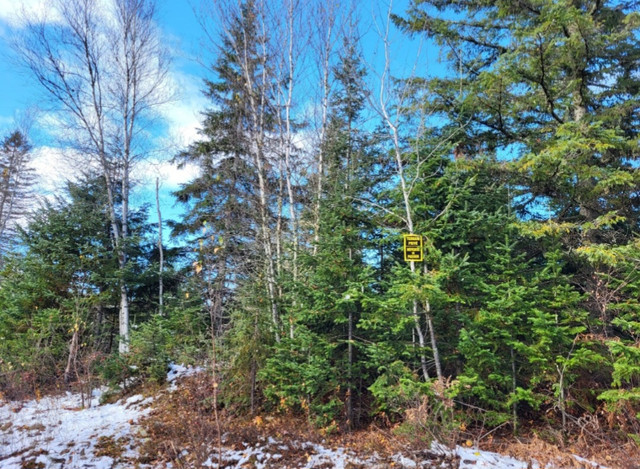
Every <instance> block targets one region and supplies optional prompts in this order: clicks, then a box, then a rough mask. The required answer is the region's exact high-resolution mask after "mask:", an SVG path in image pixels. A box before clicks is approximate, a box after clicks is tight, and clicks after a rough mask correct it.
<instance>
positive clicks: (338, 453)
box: [0, 366, 640, 469]
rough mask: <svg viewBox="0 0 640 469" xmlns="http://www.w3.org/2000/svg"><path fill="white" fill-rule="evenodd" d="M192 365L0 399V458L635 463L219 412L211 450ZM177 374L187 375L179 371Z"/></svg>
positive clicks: (35, 463) (383, 464)
mask: <svg viewBox="0 0 640 469" xmlns="http://www.w3.org/2000/svg"><path fill="white" fill-rule="evenodd" d="M194 371H196V370H193V369H186V368H184V367H176V366H174V367H172V369H171V371H170V373H169V376H168V377H169V385H168V386H166V387H165V388H162V389H155V390H153V391H149V390H148V391H147V392H146V393H145V395H143V394H136V395H132V396H128V397H126V398H122V399H120V400H118V401H117V402H112V403H107V404H99V401H100V396H101V394H102V391H101V390H95V391H93V394H92V399H91V405H90V407H89V406H88V405H89V402H88V400H86V401H85V405H86V408H83V406H82V404H83V402H82V397H81V395H80V394H74V393H69V392H67V393H64V394H59V395H55V396H47V397H42V398H40V399H36V400H28V401H22V402H2V401H0V468H2V469H48V468H52V469H53V468H55V469H63V468H64V469H69V468H72V469H75V468H78V469H80V468H94V469H125V468H140V469H142V468H154V469H155V468H187V467H212V468H213V467H218V461H219V459H218V458H220V460H221V461H222V467H227V468H257V469H258V468H307V469H320V468H323V469H329V468H336V469H365V468H366V469H391V468H393V469H399V468H407V469H414V468H415V469H419V468H435V467H440V468H460V469H472V468H495V469H528V468H530V467H531V468H533V467H549V468H564V467H571V468H579V467H580V468H585V469H587V468H605V467H610V468H633V467H640V463H638V464H635V463H634V462H633V461H630V460H628V458H627V457H626V456H624V454H623V453H619V454H618V455H615V454H614V455H613V456H609V457H605V459H606V461H603V462H604V464H602V465H600V464H598V463H596V462H592V461H587V460H586V459H583V458H579V457H577V456H574V455H573V454H572V453H571V452H562V451H559V450H558V449H556V448H552V447H550V446H549V445H545V444H544V443H542V442H541V441H537V442H528V443H526V444H525V443H522V442H511V443H510V444H504V443H503V444H501V445H498V444H497V443H496V444H494V447H495V448H501V449H502V452H503V454H498V453H496V452H492V451H488V450H486V449H479V448H477V447H472V446H469V445H463V446H460V445H458V446H455V447H454V448H451V449H450V448H448V447H446V446H444V445H441V444H437V443H431V444H430V445H426V444H425V445H424V446H423V447H422V448H420V447H416V445H415V444H413V445H408V444H405V442H404V441H403V440H402V439H401V438H400V439H399V438H396V437H394V436H393V435H392V433H391V432H389V431H388V430H382V429H369V430H365V431H360V432H353V433H349V434H343V435H335V436H330V435H323V434H322V433H321V432H313V431H311V430H310V429H309V428H308V426H306V427H305V425H303V424H301V423H300V422H297V421H296V420H294V419H288V418H282V417H270V416H265V417H254V418H253V419H248V418H247V419H245V420H238V419H233V420H231V419H229V418H227V417H225V416H224V415H223V416H222V417H221V419H222V421H221V434H222V445H221V452H219V451H218V444H217V443H218V441H217V435H218V433H217V426H216V424H215V419H213V418H212V412H209V411H205V412H203V411H202V407H201V406H200V407H199V410H197V411H196V410H195V409H196V407H195V406H194V405H193V404H194V403H202V402H203V399H202V397H203V396H205V395H206V394H207V392H208V390H207V387H206V386H202V384H203V382H206V377H202V374H200V375H198V374H197V373H194ZM185 375H193V376H191V378H186V379H185V378H183V379H179V378H181V377H184V376H185ZM199 376H201V377H200V378H199ZM198 380H202V381H198ZM178 381H180V383H181V384H179V385H177V384H176V383H177V382H178ZM199 393H202V395H199ZM469 443H471V442H469ZM509 454H511V455H509ZM626 454H627V456H628V453H626ZM620 458H622V459H624V460H622V459H620ZM619 459H620V460H619Z"/></svg>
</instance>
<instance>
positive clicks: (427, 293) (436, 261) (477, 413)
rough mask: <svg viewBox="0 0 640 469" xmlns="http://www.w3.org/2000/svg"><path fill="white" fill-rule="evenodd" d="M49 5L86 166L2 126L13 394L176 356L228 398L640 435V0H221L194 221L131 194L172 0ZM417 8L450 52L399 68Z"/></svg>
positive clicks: (150, 378) (159, 84) (116, 377)
mask: <svg viewBox="0 0 640 469" xmlns="http://www.w3.org/2000/svg"><path fill="white" fill-rule="evenodd" d="M53 3H54V4H55V7H56V8H57V10H56V11H57V12H58V13H57V14H58V16H59V18H61V19H60V20H58V21H57V22H55V23H44V22H41V21H39V20H38V19H37V18H36V19H32V20H30V21H29V22H28V24H27V26H26V27H25V29H24V30H23V31H22V33H21V34H20V35H19V36H18V37H17V38H16V40H15V44H14V49H15V55H16V58H17V59H16V60H18V61H19V63H20V64H21V66H22V67H23V69H24V70H25V71H26V72H27V73H28V75H29V76H30V77H31V79H32V80H34V81H35V83H37V84H38V86H39V87H40V90H41V91H42V92H43V93H44V95H45V96H47V98H48V100H49V101H48V105H49V106H50V108H51V109H53V110H55V115H56V116H57V117H56V118H57V122H58V124H57V125H58V127H59V129H58V137H59V141H60V142H61V143H60V144H61V145H62V144H64V145H65V147H66V148H69V149H72V150H73V152H74V154H75V155H76V156H80V157H81V159H82V161H84V163H80V164H79V165H78V171H77V174H76V175H75V176H74V178H72V179H70V180H69V182H68V183H67V185H66V190H65V191H64V193H60V194H57V195H56V197H55V198H49V199H42V198H40V199H38V198H37V197H36V195H37V194H34V191H33V190H32V186H33V183H34V174H33V170H32V169H31V167H30V160H31V157H32V147H33V142H32V141H31V140H30V138H29V135H28V134H26V133H25V132H22V131H21V130H19V129H16V130H12V131H9V132H7V133H6V134H5V135H4V138H3V140H2V145H1V148H0V168H1V173H2V175H1V177H0V241H1V243H0V244H1V246H2V250H1V264H0V393H1V394H0V395H1V396H2V397H3V398H5V399H10V400H13V399H23V398H26V397H28V396H34V395H39V394H44V393H47V392H52V391H55V390H56V389H57V390H60V389H70V388H74V389H82V390H84V391H86V392H89V390H90V389H91V388H92V387H94V386H96V385H98V384H99V383H110V384H111V385H113V386H114V392H122V390H121V389H120V388H118V384H119V383H125V391H126V388H127V386H143V385H148V384H149V383H152V384H153V383H155V384H162V383H163V382H164V380H165V379H166V373H167V369H168V367H169V364H170V363H181V364H190V365H198V366H202V367H205V368H206V370H207V376H208V379H207V380H204V381H202V382H201V385H202V388H201V390H200V391H201V393H202V396H205V397H203V399H205V398H206V406H205V407H206V409H208V410H209V411H213V413H215V419H216V420H218V419H219V418H221V417H220V415H224V416H226V417H225V418H227V419H229V418H230V416H238V418H240V416H245V417H247V416H248V417H249V418H254V417H255V416H259V415H286V416H293V417H295V418H296V419H301V420H304V421H306V422H308V424H309V425H311V426H312V427H314V428H316V429H318V430H319V431H322V432H323V434H326V435H331V434H343V433H350V432H354V431H359V430H361V429H363V428H367V427H369V426H371V425H376V426H380V427H385V428H394V429H395V430H394V431H396V432H399V433H404V434H405V435H413V436H414V437H416V438H425V439H437V440H441V441H442V440H446V441H449V440H450V439H451V438H452V435H456V438H458V437H459V438H465V439H466V438H472V439H474V441H476V440H482V439H487V438H493V437H494V436H498V435H506V436H509V435H511V436H517V435H522V434H530V432H531V431H534V430H535V431H537V432H538V433H537V434H538V435H539V436H540V438H542V439H546V441H549V442H551V443H553V444H557V445H563V444H565V443H567V442H571V441H577V440H579V439H581V438H582V439H585V440H586V441H590V442H602V441H605V440H606V441H609V442H615V444H616V445H620V446H622V447H628V448H635V450H637V448H638V445H640V420H639V419H640V172H639V171H638V167H639V165H638V159H639V158H640V148H639V133H640V8H639V7H640V2H638V1H635V0H522V1H507V0H496V1H477V0H455V1H454V0H413V1H411V2H409V3H408V4H407V6H406V8H403V9H402V11H397V9H395V8H392V7H391V6H390V5H388V4H387V3H386V2H374V3H375V5H376V6H375V8H374V7H371V9H368V8H369V7H367V8H358V7H357V2H355V3H354V4H353V5H351V6H350V7H349V6H347V4H346V3H343V2H338V1H332V0H331V1H320V0H318V1H315V0H308V1H303V0H277V1H265V0H242V1H235V0H216V1H212V2H204V3H203V4H202V7H201V9H199V10H198V13H197V14H198V15H199V16H198V18H199V22H200V23H201V25H202V31H201V35H202V37H203V38H204V41H205V43H206V44H208V47H210V50H211V55H210V56H209V62H208V63H206V64H204V67H203V72H202V73H203V77H204V78H203V81H202V92H203V93H204V95H205V96H206V98H207V100H208V102H209V107H208V109H207V111H206V112H205V113H204V114H202V115H201V116H200V120H201V123H200V129H199V136H198V138H197V140H196V141H194V142H192V143H191V144H189V145H188V146H186V147H184V148H181V149H179V150H178V151H176V152H174V153H173V154H171V155H168V156H167V158H170V159H171V161H172V164H174V165H175V167H176V168H179V167H184V166H185V165H193V166H195V167H197V169H198V171H197V175H196V176H195V177H194V178H192V179H191V180H190V181H189V182H188V183H186V184H183V185H182V186H181V187H180V188H179V190H177V191H176V192H175V193H174V194H173V197H174V201H175V203H177V204H178V205H179V206H180V207H181V209H182V210H183V211H182V212H181V213H182V215H181V216H180V217H179V218H176V219H172V218H167V217H166V210H168V208H167V207H165V206H163V204H161V203H160V199H159V197H157V192H156V197H157V202H156V204H153V203H151V204H146V205H142V206H137V205H135V204H133V203H132V201H131V191H132V190H133V188H134V187H135V184H136V181H135V178H134V177H132V171H133V168H134V167H135V166H136V165H137V164H140V162H141V161H143V160H144V158H145V157H146V155H148V154H149V152H150V151H152V146H153V144H152V136H155V135H157V134H158V133H162V129H163V127H162V125H161V124H160V123H158V120H157V116H156V114H155V110H156V108H157V107H158V106H159V105H161V104H162V103H163V102H165V101H167V100H170V99H171V96H169V95H168V94H167V92H166V88H165V87H164V83H165V80H166V77H167V73H168V67H169V64H170V59H171V57H170V56H169V53H168V52H169V51H168V50H167V49H166V48H165V47H163V43H162V40H161V37H160V36H159V35H158V31H157V28H156V27H155V23H154V22H155V21H156V12H157V8H156V7H157V5H156V4H155V2H154V1H153V0H114V1H113V2H112V3H113V8H112V11H111V12H110V13H109V20H108V21H105V20H104V11H102V10H101V8H102V7H101V6H100V4H99V3H98V2H92V1H88V0H69V1H59V2H57V3H56V2H53ZM371 10H376V11H375V15H377V16H376V17H375V18H374V19H372V18H371ZM394 34H400V35H402V36H403V37H406V38H407V39H408V40H409V39H410V40H411V41H414V42H411V44H415V43H419V44H421V47H423V48H425V49H428V50H431V51H432V52H431V53H432V54H434V56H436V55H437V57H438V65H437V66H436V65H435V64H433V66H432V67H431V68H429V69H425V68H424V67H422V66H420V65H411V64H409V65H408V66H405V67H401V68H395V69H394V66H393V63H394V62H393V59H394V57H395V56H397V55H398V54H400V53H401V52H402V53H403V54H405V53H408V54H409V55H411V54H414V49H413V48H412V47H406V48H405V50H403V51H400V50H399V49H396V48H395V47H396V45H397V44H398V43H397V42H394V40H392V38H393V37H394ZM372 47H376V48H377V49H376V50H377V51H378V53H377V55H375V58H374V59H372V58H371V57H372V55H371V54H370V53H369V52H367V50H368V49H370V48H372ZM403 47H404V46H403ZM414 60H415V61H416V64H417V63H418V60H419V53H416V57H414ZM423 72H424V73H423ZM36 199H37V200H38V202H37V203H36ZM152 215H153V216H152ZM163 215H165V217H164V219H163ZM152 220H154V221H152ZM155 220H158V221H157V222H156V221H155ZM405 235H418V236H420V239H422V242H423V249H422V256H423V259H422V260H421V261H405V259H404V255H403V240H404V236H405ZM127 383H129V384H127ZM116 390H119V391H116ZM203 402H204V401H203ZM212 418H213V417H212ZM256 418H257V417H256ZM260 421H262V420H260ZM227 424H228V423H225V424H224V425H227ZM219 433H220V426H219V422H218V438H219ZM468 435H473V437H469V436H468Z"/></svg>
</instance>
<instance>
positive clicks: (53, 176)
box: [31, 146, 92, 197]
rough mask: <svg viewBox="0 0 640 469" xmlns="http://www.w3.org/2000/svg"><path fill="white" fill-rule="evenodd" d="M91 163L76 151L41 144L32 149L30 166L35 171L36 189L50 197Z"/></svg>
mask: <svg viewBox="0 0 640 469" xmlns="http://www.w3.org/2000/svg"><path fill="white" fill-rule="evenodd" d="M91 165H92V163H91V162H89V161H88V160H87V159H86V158H84V159H81V156H80V155H78V154H77V153H75V152H73V151H71V150H68V149H61V148H54V147H47V146H41V147H36V148H34V149H33V157H32V159H31V166H32V167H33V169H34V170H35V172H36V191H37V192H38V194H40V195H42V196H45V197H50V196H54V195H56V194H60V193H62V192H63V191H64V187H65V183H66V182H67V181H68V180H71V181H73V180H76V179H77V178H78V176H79V175H80V173H81V171H80V170H79V169H78V168H80V167H81V168H83V170H87V169H89V168H90V167H91Z"/></svg>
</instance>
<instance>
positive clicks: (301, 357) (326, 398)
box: [258, 327, 343, 427]
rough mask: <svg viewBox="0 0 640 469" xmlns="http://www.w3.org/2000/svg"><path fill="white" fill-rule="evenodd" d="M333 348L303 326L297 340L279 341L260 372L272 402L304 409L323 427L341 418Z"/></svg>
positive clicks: (285, 407)
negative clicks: (332, 357) (332, 358)
mask: <svg viewBox="0 0 640 469" xmlns="http://www.w3.org/2000/svg"><path fill="white" fill-rule="evenodd" d="M333 349H334V346H332V345H331V344H329V343H327V342H326V340H324V339H323V338H322V337H320V336H318V335H317V334H313V333H312V332H310V331H308V330H306V329H305V328H302V327H298V328H297V329H296V333H295V335H294V338H293V339H283V340H282V342H280V343H279V344H276V345H275V346H274V350H273V352H272V353H271V354H270V356H269V358H267V360H266V362H265V365H264V367H263V368H262V369H261V370H260V372H259V375H258V376H259V378H260V381H261V382H262V385H263V386H264V394H265V397H266V398H267V399H268V401H269V403H270V404H271V405H272V406H273V407H274V408H277V409H279V410H280V411H284V412H287V411H294V412H304V413H306V414H307V415H308V416H309V418H310V419H311V420H312V421H313V422H314V423H315V424H316V425H318V426H322V427H325V426H327V425H329V424H330V422H331V421H333V420H335V419H337V418H338V417H339V414H340V412H341V411H342V406H343V403H342V402H341V400H340V393H339V391H340V389H339V385H338V379H337V378H338V375H337V374H336V369H335V368H334V365H333V363H332V362H331V355H332V351H333Z"/></svg>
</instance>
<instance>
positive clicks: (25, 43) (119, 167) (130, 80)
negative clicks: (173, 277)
mask: <svg viewBox="0 0 640 469" xmlns="http://www.w3.org/2000/svg"><path fill="white" fill-rule="evenodd" d="M101 7H102V5H101V4H99V3H97V2H94V1H92V0H55V1H54V2H53V5H52V8H53V9H54V10H55V11H56V13H57V15H56V16H57V17H59V18H60V20H59V21H58V22H55V23H48V22H47V21H46V18H38V19H35V20H32V19H27V20H26V27H25V29H24V30H23V31H22V33H21V35H20V37H19V38H18V39H17V40H16V44H15V46H16V50H17V52H18V56H19V58H20V60H21V61H22V63H23V65H24V66H25V67H26V68H27V70H28V71H29V72H31V75H32V76H33V77H34V78H35V80H36V81H37V82H38V83H39V84H40V86H41V88H42V90H43V91H44V93H45V97H46V98H47V99H48V101H49V103H50V105H51V108H52V110H53V111H55V113H56V118H57V119H58V122H59V124H60V127H61V130H62V132H61V133H60V137H61V141H62V143H63V144H64V145H66V146H68V147H70V148H73V149H74V150H75V151H76V152H77V153H78V154H81V155H86V157H87V158H90V159H91V162H92V163H93V164H96V165H97V167H98V168H100V171H101V172H102V174H103V177H104V178H105V182H106V187H107V198H108V206H109V219H110V223H111V231H112V233H111V236H112V242H113V245H114V248H115V250H116V252H117V255H118V264H119V269H120V314H119V316H120V317H119V333H120V343H119V351H120V353H126V352H127V351H128V342H129V298H128V288H127V285H126V282H125V280H124V273H125V271H126V269H127V263H128V259H127V243H128V237H129V195H130V190H131V184H132V182H131V178H130V175H131V171H132V168H133V166H134V165H135V163H136V161H138V160H139V159H140V158H141V157H142V156H143V155H144V150H145V147H147V144H148V141H147V140H146V135H145V133H144V130H145V129H146V124H147V123H148V122H149V121H148V119H149V118H151V117H152V116H153V114H154V110H155V109H156V108H157V107H158V106H159V105H160V104H162V103H163V102H165V101H166V99H167V94H166V88H165V84H166V78H167V71H168V68H167V66H168V62H167V56H166V52H165V51H166V49H165V48H164V47H162V45H161V42H160V40H159V35H158V32H157V31H156V28H155V25H154V19H155V16H156V5H155V1H154V0H113V1H112V2H109V3H108V8H106V9H101ZM80 164H86V163H80Z"/></svg>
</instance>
